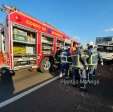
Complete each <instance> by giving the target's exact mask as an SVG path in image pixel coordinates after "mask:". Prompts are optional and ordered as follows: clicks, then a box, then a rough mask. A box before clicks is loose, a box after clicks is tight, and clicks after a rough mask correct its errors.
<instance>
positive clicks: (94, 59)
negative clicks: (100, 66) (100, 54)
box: [88, 53, 97, 66]
mask: <svg viewBox="0 0 113 112" xmlns="http://www.w3.org/2000/svg"><path fill="white" fill-rule="evenodd" d="M88 65H89V66H96V65H97V53H93V54H91V55H90V56H89V58H88Z"/></svg>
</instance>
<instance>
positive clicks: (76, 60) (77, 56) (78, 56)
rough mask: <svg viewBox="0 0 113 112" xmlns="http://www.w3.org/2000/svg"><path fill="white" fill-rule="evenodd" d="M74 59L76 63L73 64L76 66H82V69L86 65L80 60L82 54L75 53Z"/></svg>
mask: <svg viewBox="0 0 113 112" xmlns="http://www.w3.org/2000/svg"><path fill="white" fill-rule="evenodd" d="M72 61H75V63H74V64H73V66H74V67H75V68H80V69H82V68H83V67H84V66H83V64H82V63H81V61H80V55H79V54H76V55H73V56H72Z"/></svg>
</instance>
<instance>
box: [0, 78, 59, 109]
mask: <svg viewBox="0 0 113 112" xmlns="http://www.w3.org/2000/svg"><path fill="white" fill-rule="evenodd" d="M57 79H59V76H56V77H55V78H52V79H50V80H48V81H46V82H44V83H42V84H39V85H37V86H35V87H33V88H31V89H29V90H27V91H25V92H23V93H20V94H18V95H16V96H14V97H12V98H10V99H8V100H6V101H3V102H1V103H0V108H3V107H5V106H7V105H9V104H11V103H13V102H15V101H17V100H19V99H20V98H22V97H24V96H26V95H28V94H30V93H32V92H34V91H36V90H38V89H40V88H42V87H44V86H45V85H47V84H49V83H51V82H53V81H55V80H57Z"/></svg>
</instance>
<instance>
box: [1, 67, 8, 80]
mask: <svg viewBox="0 0 113 112" xmlns="http://www.w3.org/2000/svg"><path fill="white" fill-rule="evenodd" d="M0 73H1V77H4V78H5V77H9V76H10V70H9V69H8V68H6V67H4V68H1V70H0Z"/></svg>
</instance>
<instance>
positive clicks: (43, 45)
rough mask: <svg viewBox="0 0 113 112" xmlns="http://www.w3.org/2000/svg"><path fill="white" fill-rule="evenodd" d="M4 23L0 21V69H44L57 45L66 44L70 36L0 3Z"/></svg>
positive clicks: (48, 65) (47, 66)
mask: <svg viewBox="0 0 113 112" xmlns="http://www.w3.org/2000/svg"><path fill="white" fill-rule="evenodd" d="M1 10H2V11H3V12H5V13H6V23H5V24H0V68H4V67H5V68H6V67H7V68H9V70H19V69H22V68H29V67H30V68H40V70H41V71H43V72H45V71H48V70H49V68H50V66H51V61H50V58H54V55H55V53H56V51H57V48H58V47H60V46H62V45H70V44H71V41H70V37H69V36H67V35H66V34H65V33H64V32H61V31H59V30H58V29H56V28H55V27H53V26H52V25H50V24H48V23H44V22H42V21H40V20H38V19H35V18H33V17H31V16H29V15H27V14H25V13H24V12H22V11H19V10H17V9H16V8H14V7H10V6H7V5H4V6H2V8H1Z"/></svg>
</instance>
